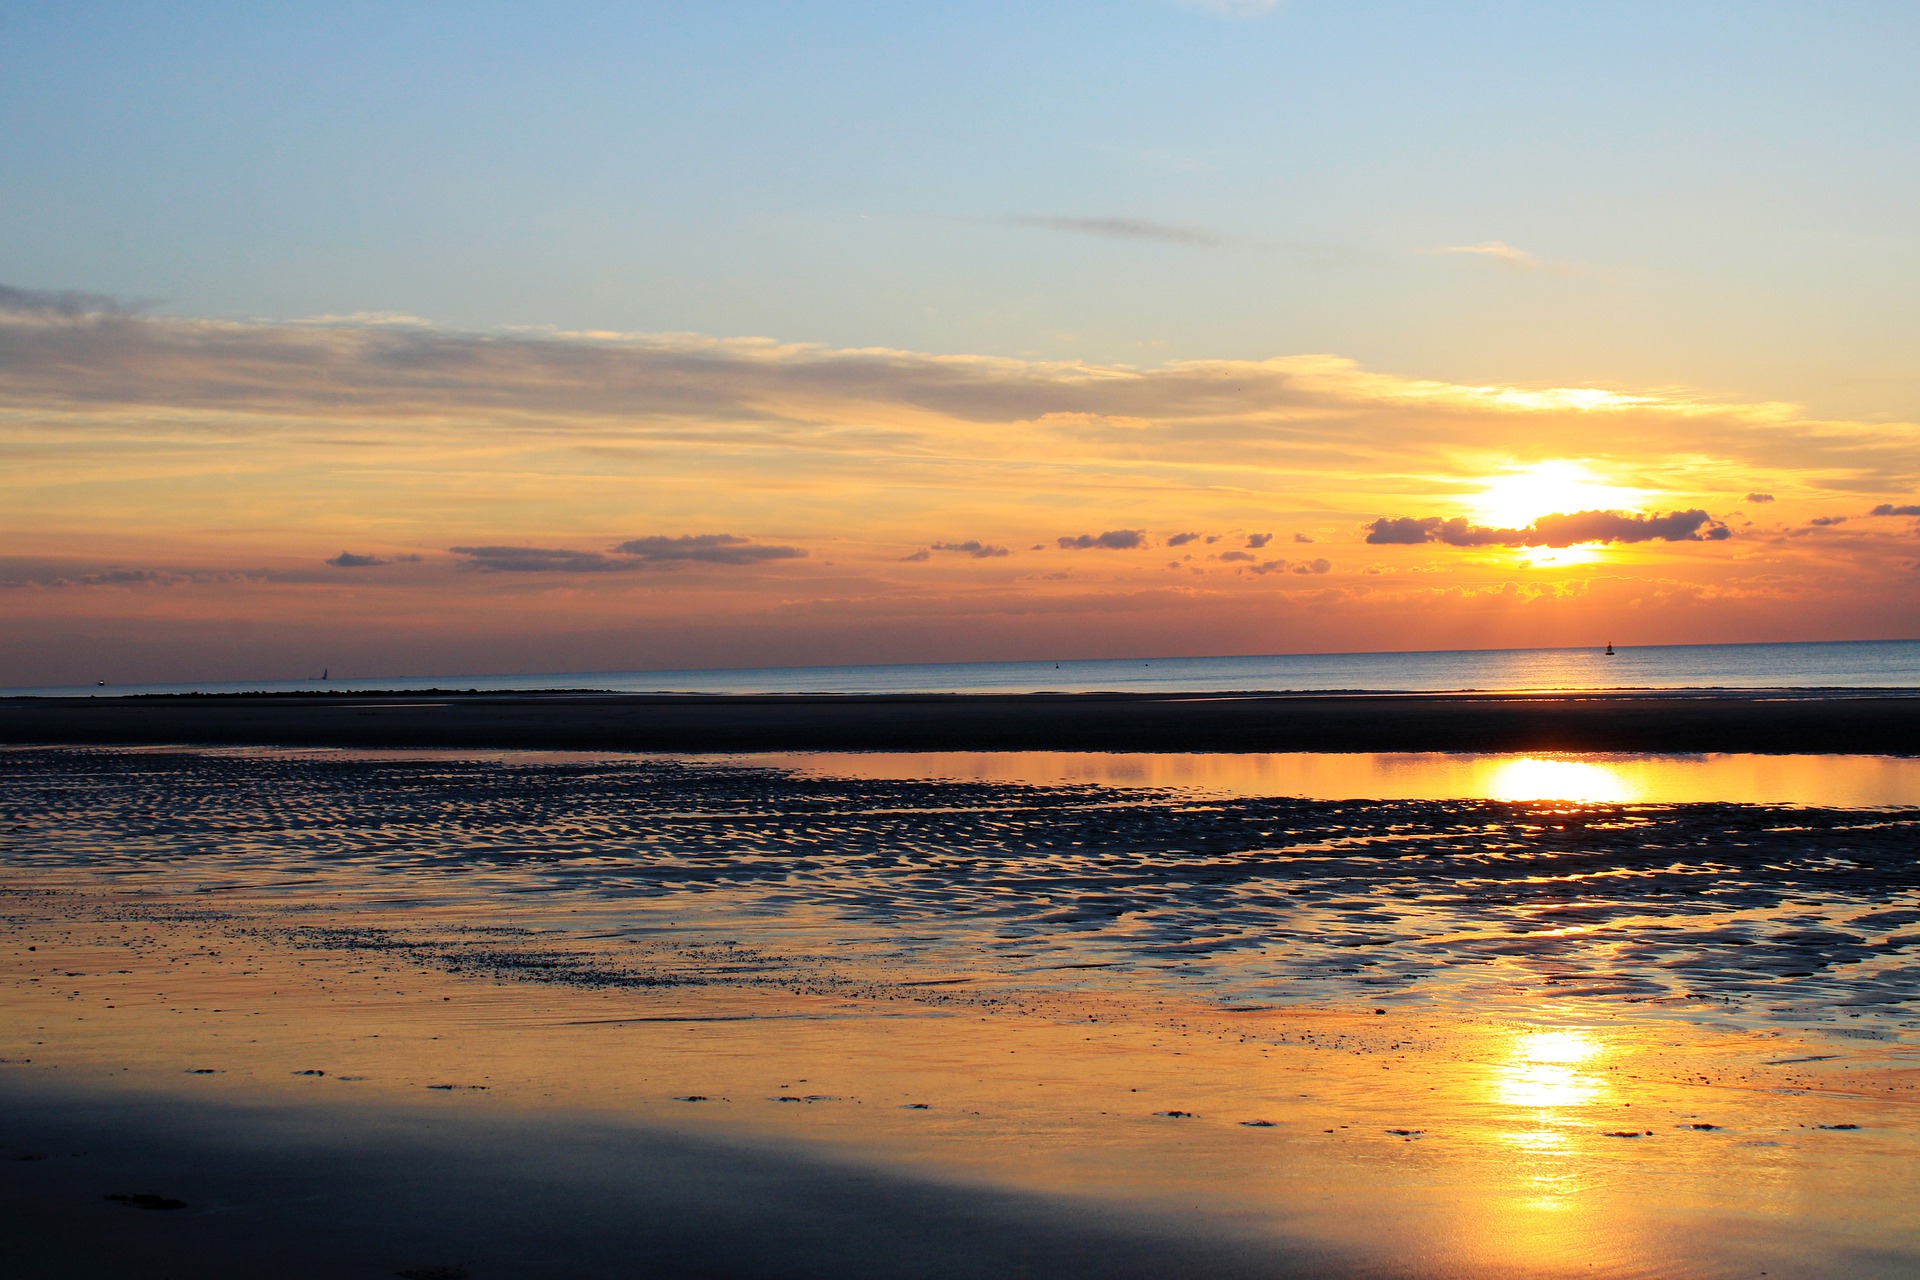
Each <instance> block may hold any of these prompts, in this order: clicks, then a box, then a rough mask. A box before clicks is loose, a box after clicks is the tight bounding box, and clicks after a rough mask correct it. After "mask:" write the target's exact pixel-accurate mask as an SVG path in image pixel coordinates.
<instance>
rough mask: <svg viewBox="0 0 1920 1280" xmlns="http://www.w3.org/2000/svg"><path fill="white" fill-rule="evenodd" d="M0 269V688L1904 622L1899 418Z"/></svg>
mask: <svg viewBox="0 0 1920 1280" xmlns="http://www.w3.org/2000/svg"><path fill="white" fill-rule="evenodd" d="M4 301H5V302H6V304H7V305H6V307H5V309H4V311H0V450H4V456H5V458H6V466H5V479H4V481H0V492H3V493H4V495H5V501H4V503H0V538H4V556H3V557H0V616H4V618H5V627H4V631H3V632H0V664H4V665H3V666H0V684H5V685H12V686H25V685H37V684H55V683H69V682H79V681H91V680H94V679H108V680H113V681H116V682H117V681H130V680H159V679H217V678H242V677H260V678H271V677H295V676H305V675H311V674H316V673H317V671H318V669H319V668H320V667H322V666H329V667H331V668H332V669H333V671H334V673H335V675H402V674H422V675H425V674H455V673H461V672H476V673H477V672H492V671H510V670H521V671H562V670H604V669H628V668H647V667H687V666H727V665H787V664H819V663H842V662H867V661H935V660H968V659H996V658H1016V657H1028V658H1041V657H1055V658H1057V657H1103V656H1127V655H1138V656H1156V655H1182V654H1230V653H1277V652H1296V651H1333V650H1392V649H1425V648H1453V647H1499V646H1527V645H1554V644H1592V643H1597V642H1601V641H1604V640H1608V639H1611V640H1613V641H1614V642H1616V643H1622V644H1647V643H1663V642H1686V641H1739V640H1774V639H1868V638H1886V637H1910V636H1914V635H1920V604H1916V600H1920V590H1916V588H1920V572H1917V571H1916V562H1917V561H1920V536H1916V531H1917V529H1920V521H1917V520H1916V513H1915V512H1913V511H1909V512H1907V513H1906V514H1897V511H1898V509H1899V508H1902V507H1909V508H1911V507H1913V506H1914V504H1916V503H1920V496H1916V493H1920V476H1917V475H1916V473H1920V427H1916V425H1915V424H1913V423H1908V422H1858V421H1817V420H1813V419H1812V418H1810V417H1808V416H1807V415H1805V414H1804V413H1802V412H1801V411H1799V410H1798V409H1797V408H1796V407H1795V406H1792V405H1782V404H1758V403H1735V402H1729V401H1726V400H1724V399H1716V400H1711V401H1709V400H1704V399H1697V398H1694V397H1692V396H1689V395H1687V394H1685V393H1684V392H1679V391H1672V390H1667V391H1649V390H1645V389H1634V388H1617V389H1611V390H1602V389H1594V388H1580V389H1570V390H1568V389H1553V388H1543V387H1502V386H1493V387H1468V386H1457V385H1451V384H1447V383H1442V382H1434V381H1421V380H1417V379H1412V378H1407V377H1401V376H1396V375H1395V374H1394V373H1393V372H1391V371H1384V370H1373V369H1365V368H1361V367H1359V366H1358V365H1357V364H1355V363H1354V362H1352V361H1350V360H1347V359H1343V358H1341V357H1339V356H1337V355H1290V356H1279V357H1276V358H1274V359H1271V360H1266V361H1260V362H1250V361H1224V360H1223V361H1185V362H1180V363H1172V364H1166V365H1161V366H1157V367H1121V366H1113V365H1094V364H1084V363H1069V362H1032V361H1021V360H1015V359H1006V358H997V357H977V356H967V355H931V354H922V353H916V352H909V351H891V350H833V349H827V348H822V347H817V346H802V345H782V344H780V343H777V342H773V341H767V340H758V339H751V340H726V339H718V338H709V337H702V336H698V335H686V334H669V335H626V334H611V333H566V332H554V331H544V330H509V331H497V332H491V333H473V332H456V331H448V330H444V329H439V328H435V327H433V326H431V325H428V324H425V323H423V322H415V321H410V320H404V319H402V320H395V319H392V318H382V317H373V318H347V319H328V320H324V321H314V322H299V323H289V322H235V321H213V320H196V319H191V318H178V317H159V316H150V315H143V314H140V313H137V312H130V311H126V310H121V309H118V308H115V307H113V306H111V305H110V304H106V303H103V302H99V301H89V300H87V299H73V298H66V297H59V296H53V295H43V294H31V293H23V292H18V291H10V292H8V293H7V294H6V296H5V298H4ZM1883 506H1884V507H1891V508H1894V509H1895V511H1896V513H1894V514H1882V515H1875V514H1872V512H1873V511H1874V509H1875V508H1876V507H1883ZM1586 511H1616V512H1620V513H1623V514H1624V515H1625V516H1626V517H1628V518H1627V519H1625V520H1618V521H1614V522H1613V523H1612V524H1611V525H1609V526H1608V527H1609V528H1613V529H1615V530H1618V531H1624V532H1619V533H1617V534H1616V536H1622V537H1629V538H1639V539H1643V540H1638V541H1628V542H1614V543H1607V544H1587V545H1579V546H1573V547H1553V546H1541V545H1532V546H1528V545H1509V544H1520V543H1528V542H1532V543H1540V542H1543V541H1546V542H1551V541H1554V540H1555V539H1554V538H1553V537H1552V536H1551V534H1550V530H1551V528H1553V527H1554V526H1553V524H1552V522H1551V521H1550V520H1549V521H1545V522H1543V523H1541V524H1540V525H1539V526H1538V528H1537V529H1536V528H1535V526H1534V524H1533V522H1534V521H1535V520H1536V519H1538V518H1540V517H1552V516H1555V515H1562V514H1574V513H1577V512H1586ZM1670 513H1683V514H1684V513H1695V515H1694V516H1693V517H1691V518H1688V519H1680V520H1676V521H1666V522H1662V521H1661V520H1660V519H1659V518H1661V517H1666V516H1668V515H1669V514H1670ZM1456 518H1457V519H1460V520H1461V521H1463V523H1462V524H1459V525H1455V526H1453V529H1454V530H1455V533H1454V535H1446V534H1444V532H1443V531H1444V528H1445V526H1444V525H1427V526H1422V525H1420V524H1419V523H1418V522H1420V521H1423V520H1437V521H1442V522H1443V521H1447V520H1454V519H1456ZM1376 521H1400V522H1403V523H1402V524H1400V525H1396V526H1393V528H1397V529H1399V530H1400V531H1401V536H1403V537H1442V536H1453V537H1454V540H1455V541H1456V542H1464V543H1466V544H1467V545H1450V544H1449V543H1448V542H1446V541H1401V542H1398V543H1386V544H1383V543H1381V542H1380V541H1379V539H1380V537H1381V536H1382V534H1381V530H1382V529H1385V528H1387V527H1388V526H1385V525H1381V526H1376V525H1375V522H1376ZM1583 527H1584V526H1583ZM1407 530H1413V531H1414V532H1413V533H1408V532H1407ZM1428 530H1432V531H1433V532H1427V531H1428ZM1370 532H1371V533H1372V534H1373V535H1374V538H1375V541H1373V542H1371V543H1370V542H1369V541H1368V538H1369V534H1370ZM1184 535H1195V536H1184ZM622 548H624V549H622ZM342 553H347V554H346V555H345V556H344V557H343V556H342ZM329 561H338V563H329Z"/></svg>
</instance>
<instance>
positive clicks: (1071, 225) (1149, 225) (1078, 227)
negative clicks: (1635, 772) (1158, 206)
mask: <svg viewBox="0 0 1920 1280" xmlns="http://www.w3.org/2000/svg"><path fill="white" fill-rule="evenodd" d="M1006 221H1007V222H1009V223H1011V224H1012V225H1013V226H1016V227H1032V228H1035V229H1037V230H1041V231H1064V232H1067V233H1069V234H1071V235H1080V236H1098V237H1100V238H1101V239H1103V240H1157V241H1159V242H1161V243H1162V244H1182V245H1190V246H1192V247H1194V248H1200V249H1219V248H1223V247H1225V245H1226V244H1227V241H1226V239H1225V238H1223V237H1221V236H1218V235H1215V234H1214V233H1213V232H1211V231H1208V230H1205V229H1204V228H1201V227H1183V226H1178V225H1176V224H1174V223H1170V222H1153V221H1149V220H1148V219H1146V218H1040V217H1017V218H1008V219H1006Z"/></svg>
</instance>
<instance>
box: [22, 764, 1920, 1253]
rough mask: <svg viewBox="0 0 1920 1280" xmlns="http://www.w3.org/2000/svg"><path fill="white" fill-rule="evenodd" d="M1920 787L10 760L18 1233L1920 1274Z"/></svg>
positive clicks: (251, 1243)
mask: <svg viewBox="0 0 1920 1280" xmlns="http://www.w3.org/2000/svg"><path fill="white" fill-rule="evenodd" d="M1916 822H1920V816H1916V814H1915V812H1914V811H1911V810H1873V809H1852V810H1841V809H1807V808H1784V807H1774V806H1740V805H1679V806H1659V805H1652V806H1649V805H1626V806H1623V805H1611V804H1568V803H1558V802H1556V803H1496V802H1467V801H1446V802H1435V801H1404V802H1347V801H1343V802H1313V801H1285V800H1271V799H1260V798H1241V799H1234V798H1220V797H1209V798H1196V797H1193V796H1187V795H1176V794H1159V795H1156V794H1152V793H1143V792H1139V791H1135V792H1131V793H1127V794H1119V793H1116V792H1115V791H1113V790H1112V789H1110V788H1104V787H1087V786H1042V787H1035V786H1022V785H1018V784H1012V783H1004V782H966V783H956V782H937V781H914V780H910V779H893V780H888V779H834V778H829V777H808V776H800V775H795V774H791V773H783V772H779V771H769V770H762V769H751V768H739V767H734V766H727V765H706V766H696V765H687V764H676V763H674V762H669V761H657V760H656V761H649V760H632V759H618V758H607V759H602V760H597V761H596V760H583V759H579V758H575V757H560V758H557V759H548V758H544V757H537V756H528V757H519V758H515V759H513V760H505V761H503V760H499V759H492V760H489V759H465V758H461V757H459V756H453V755H447V754H445V753H437V754H430V755H428V756H426V757H424V758H419V759H412V760H408V759H377V760H374V759H360V758H355V757H353V756H352V755H351V754H341V753H334V752H326V751H318V752H315V751H280V752H271V751H269V752H261V751H252V750H211V751H195V752H179V751H167V750H134V751H121V750H115V751H99V750H84V751H74V750H51V751H14V752H7V753H0V911H4V919H5V928H4V931H3V932H0V1036H4V1039H3V1040H0V1058H5V1059H7V1061H6V1062H5V1063H0V1157H5V1158H4V1159H0V1179H3V1181H0V1189H3V1190H4V1195H3V1196H0V1205H4V1206H5V1208H4V1213H5V1215H6V1217H5V1220H4V1222H0V1231H4V1234H3V1235H0V1239H5V1240H6V1241H7V1242H8V1249H9V1250H10V1252H9V1254H8V1255H7V1256H9V1257H10V1258H15V1259H19V1260H20V1263H19V1265H18V1266H16V1267H14V1268H13V1269H12V1272H13V1273H18V1274H24V1275H36V1276H37V1275H46V1276H57V1275H73V1276H91V1275H99V1274H114V1275H128V1276H144V1275H151V1276H162V1275H169V1274H193V1275H257V1274H275V1275H314V1276H343V1275H344V1276H354V1275H366V1276H384V1275H406V1274H413V1275H415V1276H416V1277H436V1278H438V1280H445V1277H447V1276H451V1275H455V1274H458V1273H460V1272H465V1273H466V1274H468V1275H470V1276H472V1277H475V1278H476V1280H485V1278H486V1277H492V1276H503V1277H505V1276H554V1275H606V1276H616V1275H665V1276H713V1275H724V1276H793V1275H806V1276H813V1275H819V1276H829V1275H831V1276H1003V1275H1021V1274H1030V1275H1036V1276H1039V1275H1048V1276H1051V1275H1065V1276H1073V1275H1092V1274H1096V1273H1099V1274H1108V1275H1116V1276H1132V1275H1142V1276H1145V1275H1189V1274H1209V1275H1221V1276H1290V1275H1327V1276H1343V1275H1352V1276H1375V1275H1378V1276H1388V1275H1407V1276H1432V1277H1451V1276H1560V1275H1579V1276H1596V1275H1597V1276H1640V1275H1647V1276H1675V1275H1677V1276H1732V1275H1756V1274H1758V1273H1760V1272H1762V1271H1765V1272H1767V1273H1769V1275H1770V1276H1771V1277H1781V1276H1808V1277H1811V1276H1848V1277H1852V1276H1866V1277H1876V1276H1887V1277H1892V1276H1904V1275H1908V1274H1911V1273H1912V1271H1913V1269H1914V1266H1915V1264H1916V1262H1917V1261H1920V1231H1916V1227H1915V1224H1914V1221H1913V1218H1912V1214H1911V1203H1910V1195H1909V1187H1910V1176H1909V1175H1910V1170H1911V1168H1912V1164H1913V1161H1914V1160H1915V1158H1916V1156H1920V1114H1917V1112H1920V1107H1917V1106H1916V1098H1917V1097H1920V1093H1917V1091H1916V1088H1915V1086H1916V1084H1917V1083H1920V1072H1917V1071H1916V1063H1915V1060H1914V1057H1913V1049H1912V1043H1911V1042H1912V1035H1913V1032H1914V1030H1915V1028H1916V1018H1915V1011H1914V1007H1913V1000H1914V997H1915V995H1916V992H1917V991H1920V985H1917V984H1916V983H1915V982H1914V981H1913V965H1912V955H1913V953H1914V950H1915V948H1916V947H1917V946H1920V934H1916V933H1915V930H1914V925H1915V924H1916V923H1920V899H1917V897H1916V889H1917V888H1920V885H1917V884H1916V873H1915V871H1914V868H1913V861H1912V847H1913V835H1914V830H1915V825H1914V824H1915V823H1916ZM1376 1010H1378V1012H1376ZM28 1156H37V1157H41V1158H38V1159H23V1158H21V1157H28ZM110 1196H123V1197H134V1198H135V1199H131V1200H129V1199H120V1200H114V1199H109V1198H108V1197H110ZM145 1196H151V1197H156V1198H158V1202H159V1203H162V1204H164V1203H166V1202H171V1201H178V1202H181V1206H180V1207H178V1208H164V1207H162V1208H142V1207H140V1205H141V1204H142V1203H143V1202H142V1201H140V1200H139V1199H137V1198H138V1197H145ZM435 1268H438V1269H439V1270H435Z"/></svg>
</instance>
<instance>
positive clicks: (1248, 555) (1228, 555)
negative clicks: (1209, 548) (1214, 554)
mask: <svg viewBox="0 0 1920 1280" xmlns="http://www.w3.org/2000/svg"><path fill="white" fill-rule="evenodd" d="M1220 558H1221V559H1222V560H1229V561H1231V560H1257V559H1258V558H1259V557H1258V556H1255V555H1254V554H1253V553H1252V552H1250V551H1222V552H1221V553H1220Z"/></svg>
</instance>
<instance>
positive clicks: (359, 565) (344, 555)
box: [327, 551, 391, 569]
mask: <svg viewBox="0 0 1920 1280" xmlns="http://www.w3.org/2000/svg"><path fill="white" fill-rule="evenodd" d="M327 563H328V564H330V565H332V566H333V567H334V568H336V569H371V568H373V567H374V566H375V565H381V564H388V563H391V562H390V561H386V560H382V559H381V558H380V557H379V556H357V555H355V554H353V552H351V551H342V552H341V553H340V554H339V555H337V556H334V557H333V558H332V559H330V560H328V561H327Z"/></svg>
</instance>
